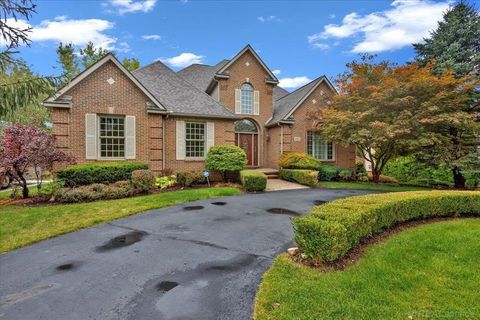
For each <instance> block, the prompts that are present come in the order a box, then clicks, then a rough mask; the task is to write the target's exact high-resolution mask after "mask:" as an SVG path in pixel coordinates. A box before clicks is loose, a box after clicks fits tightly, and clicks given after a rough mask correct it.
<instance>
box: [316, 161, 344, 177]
mask: <svg viewBox="0 0 480 320" xmlns="http://www.w3.org/2000/svg"><path fill="white" fill-rule="evenodd" d="M341 170H342V169H341V168H339V167H337V166H335V165H333V164H324V163H322V165H321V167H320V174H319V176H318V178H319V179H320V180H321V181H336V180H338V179H339V174H340V171H341Z"/></svg>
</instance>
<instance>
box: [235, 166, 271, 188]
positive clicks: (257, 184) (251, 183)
mask: <svg viewBox="0 0 480 320" xmlns="http://www.w3.org/2000/svg"><path fill="white" fill-rule="evenodd" d="M240 181H241V182H242V185H243V187H244V188H245V190H247V191H249V192H253V191H264V190H265V188H266V187H267V176H266V175H265V174H264V173H263V172H261V171H258V170H242V171H240Z"/></svg>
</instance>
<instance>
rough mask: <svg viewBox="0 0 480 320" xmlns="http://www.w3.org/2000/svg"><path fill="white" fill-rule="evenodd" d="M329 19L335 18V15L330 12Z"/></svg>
mask: <svg viewBox="0 0 480 320" xmlns="http://www.w3.org/2000/svg"><path fill="white" fill-rule="evenodd" d="M328 17H329V18H330V19H335V17H336V15H335V14H334V13H331V14H330V15H329V16H328Z"/></svg>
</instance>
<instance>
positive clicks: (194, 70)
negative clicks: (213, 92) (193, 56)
mask: <svg viewBox="0 0 480 320" xmlns="http://www.w3.org/2000/svg"><path fill="white" fill-rule="evenodd" d="M228 61H229V60H222V61H220V62H219V63H217V64H216V65H214V66H209V65H206V64H192V65H190V66H188V67H186V68H185V69H182V70H180V71H178V72H177V74H178V75H179V76H181V77H182V78H184V79H185V80H187V81H188V82H189V83H190V84H192V85H193V86H195V87H196V88H198V89H199V90H201V91H206V90H207V88H208V85H209V84H210V82H211V81H212V80H213V76H214V75H215V73H216V72H217V71H218V70H220V69H221V68H222V67H223V66H224V65H226V64H227V63H228Z"/></svg>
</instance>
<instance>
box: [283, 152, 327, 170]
mask: <svg viewBox="0 0 480 320" xmlns="http://www.w3.org/2000/svg"><path fill="white" fill-rule="evenodd" d="M278 165H279V166H280V167H281V168H284V169H307V170H317V171H318V170H320V162H319V161H318V160H317V159H315V158H314V157H312V156H311V155H309V154H306V153H305V152H285V153H283V154H282V155H281V156H280V159H279V160H278Z"/></svg>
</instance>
